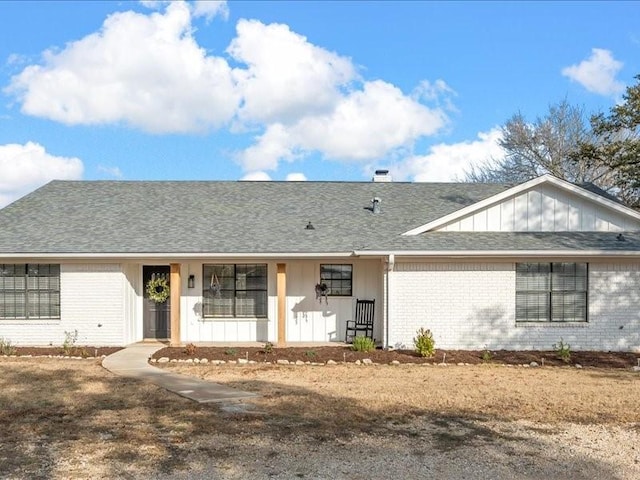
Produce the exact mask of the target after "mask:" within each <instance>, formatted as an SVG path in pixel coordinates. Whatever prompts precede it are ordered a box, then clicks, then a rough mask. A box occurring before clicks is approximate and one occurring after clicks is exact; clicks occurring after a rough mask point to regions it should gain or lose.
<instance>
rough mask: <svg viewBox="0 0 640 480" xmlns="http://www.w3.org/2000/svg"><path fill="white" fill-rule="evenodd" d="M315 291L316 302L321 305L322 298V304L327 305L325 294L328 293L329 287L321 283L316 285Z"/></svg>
mask: <svg viewBox="0 0 640 480" xmlns="http://www.w3.org/2000/svg"><path fill="white" fill-rule="evenodd" d="M315 290H316V300H318V301H319V302H320V303H322V297H324V303H326V304H327V305H328V304H329V301H328V300H327V294H328V293H329V287H328V286H327V284H326V283H323V282H320V283H316V289H315Z"/></svg>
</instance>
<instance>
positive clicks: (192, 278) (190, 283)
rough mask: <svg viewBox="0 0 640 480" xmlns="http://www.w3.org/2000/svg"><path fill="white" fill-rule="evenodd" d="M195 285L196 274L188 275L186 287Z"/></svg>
mask: <svg viewBox="0 0 640 480" xmlns="http://www.w3.org/2000/svg"><path fill="white" fill-rule="evenodd" d="M195 286H196V276H195V275H189V279H188V280H187V287H189V288H195Z"/></svg>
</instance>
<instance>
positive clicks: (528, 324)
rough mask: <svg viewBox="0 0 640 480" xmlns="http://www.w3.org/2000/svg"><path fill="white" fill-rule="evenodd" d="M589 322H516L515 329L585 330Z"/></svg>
mask: <svg viewBox="0 0 640 480" xmlns="http://www.w3.org/2000/svg"><path fill="white" fill-rule="evenodd" d="M588 326H589V322H516V328H517V327H520V328H536V327H539V328H549V327H551V328H587V327H588Z"/></svg>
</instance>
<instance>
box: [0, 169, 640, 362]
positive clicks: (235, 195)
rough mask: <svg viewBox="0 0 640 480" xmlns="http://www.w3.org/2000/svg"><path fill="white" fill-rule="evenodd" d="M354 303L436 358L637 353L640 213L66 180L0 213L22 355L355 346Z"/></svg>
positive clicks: (6, 309) (589, 200) (374, 189)
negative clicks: (524, 352) (468, 353)
mask: <svg viewBox="0 0 640 480" xmlns="http://www.w3.org/2000/svg"><path fill="white" fill-rule="evenodd" d="M374 199H375V202H374ZM157 278H160V279H166V284H167V287H166V292H167V294H168V295H169V297H168V298H167V300H166V301H164V302H163V301H160V302H156V301H153V299H150V298H149V295H148V293H147V286H148V284H149V282H150V281H151V280H153V279H157ZM319 283H324V284H325V285H327V288H328V295H327V296H326V297H320V298H319V299H318V298H316V292H315V286H316V284H319ZM356 299H372V300H375V302H376V303H375V307H376V309H375V319H374V331H373V336H374V338H375V339H376V341H377V343H378V344H380V345H381V346H385V347H386V346H390V347H403V346H404V347H410V346H412V339H413V337H414V336H415V333H416V330H417V329H418V328H420V327H425V328H429V329H430V330H431V331H432V332H433V334H434V337H435V340H436V345H437V346H438V347H440V348H458V349H482V348H490V349H550V348H551V346H552V345H553V344H554V343H556V342H557V341H558V340H559V339H560V338H563V339H564V340H565V341H566V342H568V343H570V344H571V347H572V349H576V350H579V349H581V350H620V351H626V350H637V349H640V214H638V213H637V212H636V211H634V210H631V209H629V208H627V207H625V206H623V205H621V204H619V203H617V202H616V201H615V200H614V199H612V198H610V197H608V196H606V195H604V194H603V193H602V192H598V191H593V189H585V188H582V187H579V186H576V185H572V184H569V183H567V182H564V181H561V180H558V179H556V178H554V177H551V176H543V177H540V178H537V179H535V180H531V181H529V182H526V183H523V184H521V185H516V186H512V185H491V184H486V185H482V184H418V183H395V182H370V183H365V182H359V183H353V182H266V183H262V182H58V181H56V182H52V183H50V184H48V185H46V186H44V187H42V188H41V189H39V190H37V191H35V192H33V193H32V194H30V195H28V196H26V197H24V198H22V199H20V200H18V201H16V202H14V203H13V204H11V205H9V206H7V207H6V208H4V209H2V210H0V337H3V338H5V339H9V340H11V341H12V342H13V343H15V344H19V345H49V344H54V345H59V344H60V343H61V342H62V340H63V339H64V335H65V332H70V331H74V330H77V331H78V334H79V342H80V343H82V344H87V345H125V344H129V343H133V342H137V341H140V340H143V339H145V338H166V339H168V340H170V341H171V343H173V344H180V343H186V342H225V343H231V342H246V341H257V342H266V341H270V342H274V343H280V344H283V343H287V344H295V343H296V342H332V341H335V342H342V341H344V340H345V325H346V322H347V320H350V319H352V318H353V315H354V308H355V303H356Z"/></svg>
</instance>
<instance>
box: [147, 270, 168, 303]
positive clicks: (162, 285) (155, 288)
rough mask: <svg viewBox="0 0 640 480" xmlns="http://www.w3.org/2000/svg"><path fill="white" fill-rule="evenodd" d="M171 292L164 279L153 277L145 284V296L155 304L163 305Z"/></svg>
mask: <svg viewBox="0 0 640 480" xmlns="http://www.w3.org/2000/svg"><path fill="white" fill-rule="evenodd" d="M170 293H171V290H170V289H169V282H167V279H166V278H165V277H160V276H159V277H153V278H152V279H151V280H149V282H147V295H148V296H149V298H150V299H151V300H153V301H154V302H156V303H164V302H166V301H167V298H169V295H170Z"/></svg>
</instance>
